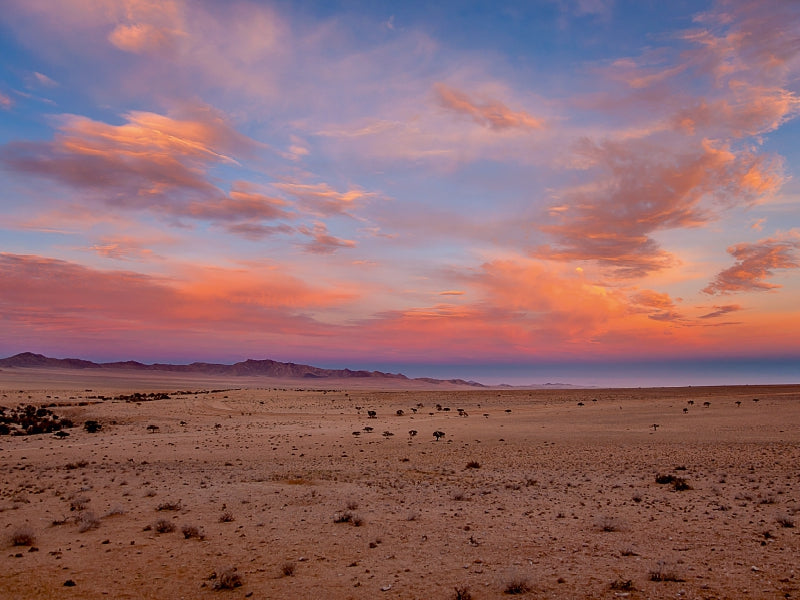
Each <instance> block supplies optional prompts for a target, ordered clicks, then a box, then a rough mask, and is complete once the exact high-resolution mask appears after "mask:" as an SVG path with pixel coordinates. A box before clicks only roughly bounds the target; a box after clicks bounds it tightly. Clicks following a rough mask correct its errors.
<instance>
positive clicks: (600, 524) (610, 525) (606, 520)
mask: <svg viewBox="0 0 800 600" xmlns="http://www.w3.org/2000/svg"><path fill="white" fill-rule="evenodd" d="M595 526H596V527H597V528H598V529H599V530H600V531H607V532H611V531H619V530H620V529H621V528H622V524H621V523H620V521H619V519H617V518H616V517H612V516H609V515H602V516H601V517H598V519H597V520H596V521H595Z"/></svg>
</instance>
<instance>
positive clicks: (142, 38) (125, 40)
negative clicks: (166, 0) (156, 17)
mask: <svg viewBox="0 0 800 600" xmlns="http://www.w3.org/2000/svg"><path fill="white" fill-rule="evenodd" d="M180 35H181V32H179V31H175V30H172V29H166V28H160V27H156V26H154V25H152V24H150V23H132V24H120V25H117V27H116V28H114V31H112V32H111V33H110V34H109V36H108V41H110V42H111V43H112V44H114V45H115V46H116V47H117V48H119V49H120V50H125V51H127V52H134V53H137V54H144V53H153V54H160V55H163V54H172V53H174V52H175V51H176V46H177V40H178V37H179V36H180Z"/></svg>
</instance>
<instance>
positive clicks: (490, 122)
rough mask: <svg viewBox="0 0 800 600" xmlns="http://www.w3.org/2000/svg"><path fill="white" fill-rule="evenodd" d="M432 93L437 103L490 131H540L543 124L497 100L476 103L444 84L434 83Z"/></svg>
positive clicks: (464, 94)
mask: <svg viewBox="0 0 800 600" xmlns="http://www.w3.org/2000/svg"><path fill="white" fill-rule="evenodd" d="M433 89H434V92H435V93H436V97H437V99H438V101H439V103H440V104H441V105H442V106H443V107H444V108H447V109H449V110H452V111H454V112H457V113H461V114H464V115H467V116H469V117H470V118H472V120H473V121H475V122H476V123H478V124H479V125H483V126H484V127H489V128H490V129H495V130H503V129H540V128H541V127H543V122H542V121H541V120H539V119H536V118H534V117H532V116H531V115H529V114H528V113H526V112H525V111H513V110H511V109H510V108H508V107H507V106H506V105H505V104H503V103H502V102H500V101H499V100H495V99H492V98H485V99H483V101H482V102H480V103H478V102H476V101H475V100H473V99H472V98H470V96H469V95H467V94H466V93H464V92H462V91H460V90H457V89H455V88H452V87H450V86H448V85H446V84H444V83H441V82H439V83H436V84H435V85H434V88H433Z"/></svg>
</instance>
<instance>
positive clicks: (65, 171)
mask: <svg viewBox="0 0 800 600" xmlns="http://www.w3.org/2000/svg"><path fill="white" fill-rule="evenodd" d="M258 147H259V145H258V144H257V143H256V142H253V141H252V140H250V139H249V138H247V137H245V136H243V135H241V134H239V133H238V132H237V131H236V130H235V129H234V128H233V127H232V126H231V125H230V124H229V123H228V122H227V120H226V119H225V118H224V117H223V116H222V115H221V114H219V113H218V112H216V111H214V110H212V109H210V108H208V107H202V106H200V107H198V106H194V107H189V106H187V107H184V111H183V113H182V114H181V115H180V116H174V117H173V116H164V115H158V114H155V113H148V112H132V113H129V114H127V115H126V122H125V123H124V124H122V125H109V124H106V123H102V122H98V121H94V120H91V119H87V118H85V117H78V116H74V115H67V116H64V117H61V118H60V120H59V131H58V133H57V134H56V135H55V137H54V139H53V140H52V141H50V142H12V143H10V144H7V145H6V146H4V147H3V148H2V149H0V160H2V161H3V162H5V163H6V164H7V165H8V166H10V167H11V168H12V169H14V170H15V171H16V172H17V173H18V174H19V173H21V174H27V175H32V176H42V177H47V178H49V179H51V180H54V181H56V182H57V183H60V184H65V185H67V186H69V187H71V188H73V189H75V190H79V191H82V192H85V191H88V192H90V193H91V195H90V196H88V199H90V200H93V201H95V202H100V203H102V204H105V205H108V206H111V207H114V208H117V207H121V208H126V209H129V210H148V211H151V212H155V213H158V214H161V215H163V216H166V217H170V218H173V217H178V218H190V219H197V220H205V221H210V222H213V223H219V224H223V225H225V227H226V228H227V229H228V230H229V231H232V232H234V233H240V232H241V233H242V234H244V235H245V236H246V237H262V236H263V235H266V234H268V233H270V232H273V231H275V232H277V231H280V232H287V231H290V230H291V229H290V228H288V226H285V225H276V224H273V223H270V224H266V223H265V221H266V222H271V221H276V220H285V219H292V218H294V217H295V215H294V213H293V211H292V210H291V208H292V204H291V203H290V202H289V201H287V200H284V199H281V198H275V197H273V196H269V195H267V194H264V193H262V192H261V190H260V189H259V188H258V187H256V186H254V185H253V184H250V183H248V182H245V181H234V182H233V184H232V188H231V190H230V191H229V192H228V193H227V194H226V193H225V192H224V191H222V190H220V189H219V188H218V187H217V186H216V185H215V184H214V183H212V179H211V177H210V175H209V169H210V168H211V167H213V166H214V165H217V164H221V163H227V164H237V159H236V158H235V157H237V156H241V155H244V156H250V155H253V154H254V152H255V151H256V149H257V148H258ZM343 198H344V199H349V198H350V196H348V195H346V194H345V195H343ZM334 201H335V200H331V202H332V203H333V202H334ZM257 231H258V232H259V233H258V234H257V233H256V232H257Z"/></svg>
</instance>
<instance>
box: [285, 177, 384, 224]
mask: <svg viewBox="0 0 800 600" xmlns="http://www.w3.org/2000/svg"><path fill="white" fill-rule="evenodd" d="M274 186H275V187H276V188H278V189H279V190H281V191H282V192H284V193H285V194H287V195H289V196H292V197H294V198H296V199H297V201H298V202H299V203H300V205H301V206H303V207H305V208H307V209H308V210H309V211H311V212H312V213H313V214H316V215H318V216H325V217H329V216H333V215H348V216H352V215H351V211H352V210H353V209H354V208H356V207H358V206H359V205H361V204H362V203H364V202H365V201H367V200H369V199H371V198H374V197H375V194H374V193H372V192H365V191H363V190H360V189H358V188H353V189H349V190H347V191H346V192H339V191H336V190H334V189H333V188H332V187H331V186H330V185H328V184H327V183H314V184H305V183H275V184H274Z"/></svg>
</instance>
